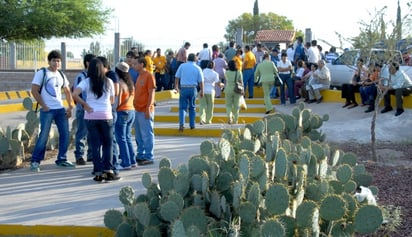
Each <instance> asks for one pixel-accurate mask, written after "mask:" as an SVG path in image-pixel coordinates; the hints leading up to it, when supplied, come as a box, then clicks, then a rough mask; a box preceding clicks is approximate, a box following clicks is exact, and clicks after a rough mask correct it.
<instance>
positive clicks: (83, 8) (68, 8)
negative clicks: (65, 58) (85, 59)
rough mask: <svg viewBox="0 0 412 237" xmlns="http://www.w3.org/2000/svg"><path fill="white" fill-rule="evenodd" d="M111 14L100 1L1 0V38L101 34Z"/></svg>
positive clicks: (14, 38)
mask: <svg viewBox="0 0 412 237" xmlns="http://www.w3.org/2000/svg"><path fill="white" fill-rule="evenodd" d="M110 13H111V9H107V8H104V7H102V2H101V0H81V1H55V0H41V1H32V0H0V25H1V27H0V39H1V40H7V41H18V40H33V39H49V38H51V37H67V38H83V37H92V36H93V35H96V34H101V33H104V30H105V27H104V25H105V24H106V23H108V20H109V18H110V16H111V15H110Z"/></svg>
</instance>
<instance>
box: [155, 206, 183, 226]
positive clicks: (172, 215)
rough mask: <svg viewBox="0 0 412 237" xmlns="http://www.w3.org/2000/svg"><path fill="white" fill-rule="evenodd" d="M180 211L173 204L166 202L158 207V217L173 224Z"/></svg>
mask: <svg viewBox="0 0 412 237" xmlns="http://www.w3.org/2000/svg"><path fill="white" fill-rule="evenodd" d="M180 210H181V208H179V206H178V205H177V204H176V203H175V202H173V201H167V202H165V203H163V204H162V205H160V216H161V218H162V219H163V220H165V221H167V222H173V221H174V220H175V219H176V218H177V217H178V216H179V214H180Z"/></svg>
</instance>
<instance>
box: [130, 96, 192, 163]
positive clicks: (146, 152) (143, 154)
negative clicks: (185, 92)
mask: <svg viewBox="0 0 412 237" xmlns="http://www.w3.org/2000/svg"><path fill="white" fill-rule="evenodd" d="M195 90H196V88H195ZM134 122H135V123H134V126H135V127H134V130H135V137H136V143H137V160H140V161H142V160H153V159H154V154H153V153H154V131H153V127H154V113H151V114H150V118H149V119H147V118H146V117H145V113H144V112H139V111H136V112H135V120H134Z"/></svg>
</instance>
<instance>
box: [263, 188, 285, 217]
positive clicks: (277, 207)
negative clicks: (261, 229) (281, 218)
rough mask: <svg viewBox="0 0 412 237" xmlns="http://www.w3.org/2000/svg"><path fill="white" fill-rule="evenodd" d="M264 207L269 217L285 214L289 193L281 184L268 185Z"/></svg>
mask: <svg viewBox="0 0 412 237" xmlns="http://www.w3.org/2000/svg"><path fill="white" fill-rule="evenodd" d="M265 206H266V209H267V211H268V212H269V213H270V214H271V215H281V214H283V213H285V211H286V209H287V208H288V206H289V193H288V190H287V188H286V187H285V186H283V185H281V184H275V185H270V186H269V188H268V189H267V191H266V195H265Z"/></svg>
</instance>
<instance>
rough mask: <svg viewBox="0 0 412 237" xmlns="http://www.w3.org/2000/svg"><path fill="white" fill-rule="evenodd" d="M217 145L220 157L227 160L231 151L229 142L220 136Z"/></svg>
mask: <svg viewBox="0 0 412 237" xmlns="http://www.w3.org/2000/svg"><path fill="white" fill-rule="evenodd" d="M218 147H219V150H220V154H221V155H222V158H223V159H224V160H228V159H229V158H230V156H231V153H232V147H231V146H230V142H229V141H228V140H226V139H224V138H221V139H220V140H219V145H218Z"/></svg>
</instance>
